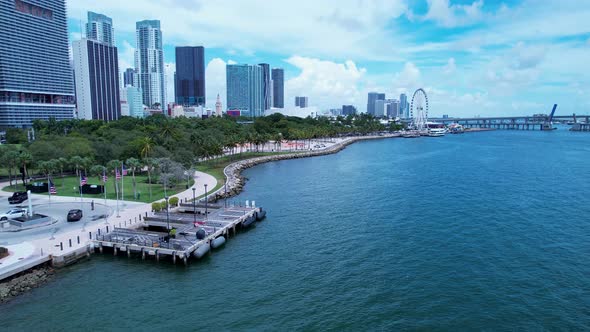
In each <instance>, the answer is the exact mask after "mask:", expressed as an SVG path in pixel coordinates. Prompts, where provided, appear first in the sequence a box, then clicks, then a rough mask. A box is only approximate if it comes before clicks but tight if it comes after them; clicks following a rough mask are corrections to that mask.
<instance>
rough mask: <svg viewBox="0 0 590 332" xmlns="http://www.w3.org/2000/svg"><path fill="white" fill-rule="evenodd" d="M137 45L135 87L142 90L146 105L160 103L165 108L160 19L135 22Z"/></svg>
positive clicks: (151, 105) (150, 105)
mask: <svg viewBox="0 0 590 332" xmlns="http://www.w3.org/2000/svg"><path fill="white" fill-rule="evenodd" d="M135 27H136V38H137V47H136V48H135V72H136V74H137V78H138V82H137V87H138V88H141V90H142V91H143V103H144V104H145V105H147V106H148V107H154V106H156V104H160V108H161V109H163V110H165V109H166V107H167V105H166V81H165V79H164V51H163V50H162V30H160V21H158V20H146V21H140V22H137V23H136V24H135Z"/></svg>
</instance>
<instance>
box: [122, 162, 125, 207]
mask: <svg viewBox="0 0 590 332" xmlns="http://www.w3.org/2000/svg"><path fill="white" fill-rule="evenodd" d="M124 167H125V165H124V164H123V162H121V201H125V182H124V181H123V180H125V174H124V173H123V168H124Z"/></svg>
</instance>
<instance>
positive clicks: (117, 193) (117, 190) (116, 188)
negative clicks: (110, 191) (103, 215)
mask: <svg viewBox="0 0 590 332" xmlns="http://www.w3.org/2000/svg"><path fill="white" fill-rule="evenodd" d="M117 173H118V171H117V169H116V168H115V191H116V195H115V196H117V218H119V217H120V215H119V182H118V181H117Z"/></svg>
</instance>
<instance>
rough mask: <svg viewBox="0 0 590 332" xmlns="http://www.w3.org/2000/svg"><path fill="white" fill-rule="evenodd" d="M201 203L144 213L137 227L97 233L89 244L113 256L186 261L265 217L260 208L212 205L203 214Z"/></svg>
mask: <svg viewBox="0 0 590 332" xmlns="http://www.w3.org/2000/svg"><path fill="white" fill-rule="evenodd" d="M201 206H202V204H198V206H195V209H194V210H193V208H192V204H182V206H181V207H179V208H177V209H175V210H176V211H174V212H168V213H166V212H158V213H155V214H154V215H152V216H146V217H144V218H143V223H141V224H140V225H139V226H140V227H135V226H137V225H134V227H135V228H115V229H114V230H113V231H112V232H110V233H108V234H104V235H98V236H97V237H96V238H95V239H94V241H93V247H94V249H95V251H96V250H98V251H99V252H100V253H103V252H105V249H107V248H108V251H109V252H112V254H113V255H118V254H126V255H127V256H128V257H132V256H139V257H141V258H142V259H146V258H148V257H153V258H155V260H156V261H159V260H160V259H162V258H171V259H172V262H174V263H176V261H177V260H181V261H182V262H183V263H184V264H188V261H189V259H190V258H191V257H194V258H197V259H198V258H202V257H203V256H204V255H206V254H207V253H208V252H209V251H210V250H211V249H212V248H216V247H218V246H221V245H223V243H225V241H226V240H227V239H229V237H230V236H233V235H235V234H236V232H237V230H238V229H241V228H246V227H248V226H250V225H251V224H253V223H254V222H255V221H259V220H262V219H264V217H265V216H266V211H264V210H263V209H262V208H261V207H254V206H229V207H222V206H219V205H213V206H212V207H211V208H209V206H207V207H206V210H207V214H205V212H204V211H205V208H201ZM187 207H188V211H190V212H191V213H180V212H178V211H187ZM193 211H194V212H193ZM195 212H196V213H195ZM168 229H175V230H176V235H175V236H170V235H169V233H168V232H167V230H168Z"/></svg>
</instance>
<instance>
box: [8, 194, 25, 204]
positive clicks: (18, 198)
mask: <svg viewBox="0 0 590 332" xmlns="http://www.w3.org/2000/svg"><path fill="white" fill-rule="evenodd" d="M28 198H29V195H27V193H26V192H24V191H17V192H15V193H14V194H12V196H10V197H8V203H10V204H20V203H22V202H24V201H26V200H27V199H28Z"/></svg>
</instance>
